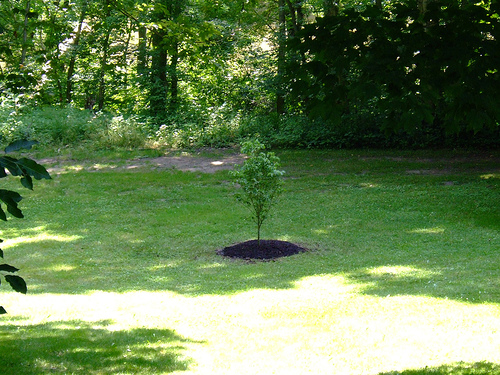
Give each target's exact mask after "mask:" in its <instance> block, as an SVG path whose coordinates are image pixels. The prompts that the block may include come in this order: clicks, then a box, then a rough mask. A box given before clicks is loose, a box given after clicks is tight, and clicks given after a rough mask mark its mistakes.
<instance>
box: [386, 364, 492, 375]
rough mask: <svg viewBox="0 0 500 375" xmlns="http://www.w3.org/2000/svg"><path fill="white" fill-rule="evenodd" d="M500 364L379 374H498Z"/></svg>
mask: <svg viewBox="0 0 500 375" xmlns="http://www.w3.org/2000/svg"><path fill="white" fill-rule="evenodd" d="M498 374H500V365H498V364H495V363H490V362H476V363H457V364H453V365H443V366H439V367H425V368H422V369H415V370H404V371H391V372H384V373H380V374H379V375H498Z"/></svg>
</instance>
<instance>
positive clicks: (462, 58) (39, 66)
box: [0, 0, 500, 132]
mask: <svg viewBox="0 0 500 375" xmlns="http://www.w3.org/2000/svg"><path fill="white" fill-rule="evenodd" d="M499 14H500V5H499V3H498V1H496V0H489V1H478V2H472V1H469V0H461V1H457V0H455V1H452V0H405V1H403V0H401V1H388V0H344V1H333V0H236V1H226V0H221V1H208V0H154V1H151V2H147V3H144V2H138V1H135V0H98V1H89V0H56V1H52V2H45V1H42V0H6V1H3V2H2V3H1V4H0V36H1V38H0V91H1V92H2V93H3V94H5V93H7V92H8V93H15V94H17V95H23V96H24V97H28V98H30V100H31V101H32V102H33V103H36V105H61V106H64V105H67V104H71V105H73V106H76V107H79V108H87V109H90V110H93V111H99V110H100V111H102V110H107V111H114V112H119V113H129V114H131V113H134V114H140V115H144V116H148V117H149V118H151V119H152V120H153V122H154V123H155V124H156V126H158V127H159V126H160V125H162V124H168V123H172V122H176V121H179V118H182V119H183V121H189V120H186V116H189V114H193V113H194V114H195V116H199V115H200V114H204V115H205V114H206V112H207V111H211V110H212V109H213V108H219V109H220V108H224V110H227V111H231V112H232V113H263V114H269V113H276V115H278V116H282V115H287V114H288V115H294V114H299V115H304V116H308V117H309V118H310V120H311V121H322V123H323V124H325V126H331V127H336V126H338V125H339V124H340V123H341V122H342V121H344V120H345V117H346V116H353V115H354V116H357V115H358V114H359V113H369V114H370V116H371V117H372V118H377V119H380V121H379V122H378V123H377V124H378V125H377V126H380V127H382V128H384V129H386V130H391V131H392V130H399V129H404V130H405V131H412V130H415V129H425V128H427V127H431V128H439V129H444V130H446V131H448V132H460V131H462V130H466V131H471V132H478V131H481V130H482V129H494V130H497V129H498V126H499V125H498V124H499V122H500V119H499V118H500V112H499V111H500V110H499V106H498V105H496V103H498V101H499V99H500V98H499V96H500V93H499V89H498V87H500V86H499V85H498V77H499V72H498V67H499V66H500V61H499V51H500V48H499V46H498V40H499V35H498V30H499Z"/></svg>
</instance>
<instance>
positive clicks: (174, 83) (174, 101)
mask: <svg viewBox="0 0 500 375" xmlns="http://www.w3.org/2000/svg"><path fill="white" fill-rule="evenodd" d="M170 59H171V61H170V110H171V111H176V110H177V105H178V103H179V100H178V96H179V76H178V74H177V65H178V63H179V42H178V41H177V40H176V41H174V47H173V50H172V56H171V57H170Z"/></svg>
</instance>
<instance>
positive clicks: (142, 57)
mask: <svg viewBox="0 0 500 375" xmlns="http://www.w3.org/2000/svg"><path fill="white" fill-rule="evenodd" d="M138 37H139V46H138V55H137V75H138V76H139V79H140V82H141V83H142V84H143V85H144V84H145V80H144V78H145V76H146V74H147V71H148V56H147V38H148V36H147V30H146V27H145V26H142V25H141V26H140V27H139V31H138Z"/></svg>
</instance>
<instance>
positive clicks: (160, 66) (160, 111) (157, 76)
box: [149, 30, 168, 120]
mask: <svg viewBox="0 0 500 375" xmlns="http://www.w3.org/2000/svg"><path fill="white" fill-rule="evenodd" d="M165 34H166V33H165V31H164V30H155V31H154V34H153V53H152V57H151V87H150V93H149V109H150V112H151V116H153V117H155V118H157V119H158V120H162V119H163V118H164V117H165V114H166V113H165V112H166V109H167V84H168V82H167V57H168V56H167V46H166V43H165V40H164V39H165V38H166V35H165Z"/></svg>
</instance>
